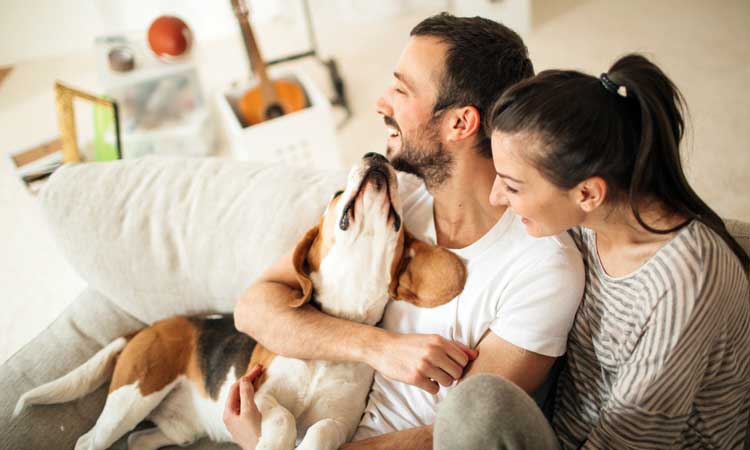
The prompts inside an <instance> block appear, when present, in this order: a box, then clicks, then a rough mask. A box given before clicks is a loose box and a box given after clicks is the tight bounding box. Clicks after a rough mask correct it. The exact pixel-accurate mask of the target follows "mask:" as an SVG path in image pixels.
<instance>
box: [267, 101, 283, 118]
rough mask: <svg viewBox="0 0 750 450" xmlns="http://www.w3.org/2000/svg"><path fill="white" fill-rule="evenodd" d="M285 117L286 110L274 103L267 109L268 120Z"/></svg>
mask: <svg viewBox="0 0 750 450" xmlns="http://www.w3.org/2000/svg"><path fill="white" fill-rule="evenodd" d="M283 115H284V110H283V109H281V105H279V104H276V103H274V104H273V105H269V106H268V108H266V119H275V118H277V117H281V116H283Z"/></svg>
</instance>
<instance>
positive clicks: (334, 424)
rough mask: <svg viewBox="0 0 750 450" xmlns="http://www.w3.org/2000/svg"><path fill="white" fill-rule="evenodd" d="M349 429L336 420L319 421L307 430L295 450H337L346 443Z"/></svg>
mask: <svg viewBox="0 0 750 450" xmlns="http://www.w3.org/2000/svg"><path fill="white" fill-rule="evenodd" d="M349 428H351V427H350V426H347V425H345V424H344V423H342V422H340V421H338V420H336V419H323V420H319V421H317V422H315V423H314V424H313V425H312V426H311V427H310V428H308V429H307V433H305V438H304V439H303V440H302V442H300V444H299V446H298V447H297V450H337V449H338V448H339V447H341V446H342V445H343V444H344V442H346V436H347V431H348V429H349Z"/></svg>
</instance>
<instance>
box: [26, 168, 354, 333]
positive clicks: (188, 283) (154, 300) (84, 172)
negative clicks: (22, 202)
mask: <svg viewBox="0 0 750 450" xmlns="http://www.w3.org/2000/svg"><path fill="white" fill-rule="evenodd" d="M345 181H346V173H345V172H343V171H336V172H321V171H319V170H318V171H313V170H307V169H292V168H289V167H286V166H283V165H268V164H251V163H239V162H236V161H231V160H225V159H214V158H212V159H189V158H164V157H148V158H143V159H137V160H125V161H115V162H110V163H90V164H78V165H67V166H64V167H62V168H61V169H59V170H57V171H56V172H55V174H54V175H53V176H52V178H51V179H50V180H49V182H48V183H47V184H46V186H45V188H44V190H43V191H42V193H41V195H40V197H41V202H42V203H43V209H44V211H45V213H46V216H47V219H48V222H49V225H50V227H51V230H52V232H53V234H54V235H55V236H56V238H57V242H58V243H59V245H60V247H61V248H62V251H63V253H64V254H65V256H66V257H67V259H68V260H69V261H70V263H71V264H72V265H73V267H74V268H75V269H76V270H77V271H78V272H79V274H80V275H81V277H82V278H83V279H84V280H86V281H88V282H89V284H90V286H91V287H92V288H93V289H95V290H97V291H99V292H101V293H102V294H104V295H105V296H106V297H108V298H110V299H111V300H112V301H113V302H114V303H115V304H116V305H118V306H120V307H121V308H123V309H124V310H126V311H127V312H129V313H130V314H132V315H133V316H134V317H136V318H138V319H139V320H141V321H143V322H146V323H152V322H154V321H156V320H159V319H162V318H164V317H168V316H171V315H175V314H193V313H203V312H209V311H221V312H230V311H232V309H233V307H234V303H235V301H236V299H237V298H238V296H239V295H240V294H241V293H242V292H243V291H244V289H246V288H247V287H248V286H249V285H250V283H251V282H252V281H253V280H254V279H255V278H256V277H257V276H258V275H259V274H260V273H261V272H262V271H263V270H264V269H265V268H266V267H267V266H268V265H269V264H271V263H273V262H274V261H275V260H276V259H277V258H279V257H280V256H281V255H282V254H283V253H284V252H286V251H287V250H288V249H290V248H292V247H293V245H294V244H295V243H296V241H297V239H298V238H300V237H301V236H302V235H303V233H304V232H305V231H306V230H307V229H308V228H309V227H311V226H312V225H314V224H316V223H317V222H318V220H319V218H320V215H321V214H322V212H323V209H324V207H325V205H326V203H327V201H328V200H329V199H330V197H331V195H332V194H333V193H334V192H335V191H336V190H338V189H339V188H343V187H344V186H345Z"/></svg>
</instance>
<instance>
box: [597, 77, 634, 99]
mask: <svg viewBox="0 0 750 450" xmlns="http://www.w3.org/2000/svg"><path fill="white" fill-rule="evenodd" d="M599 81H601V82H602V85H603V86H604V88H605V89H607V90H608V91H609V92H611V93H613V94H617V95H619V96H620V97H623V98H627V97H628V88H627V87H625V85H623V84H617V83H615V82H614V81H612V79H611V78H609V76H608V75H607V74H606V73H603V74H601V76H599Z"/></svg>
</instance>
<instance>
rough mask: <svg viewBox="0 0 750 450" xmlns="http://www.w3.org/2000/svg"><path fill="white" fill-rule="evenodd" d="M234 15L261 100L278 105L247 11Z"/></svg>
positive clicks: (236, 12) (237, 12)
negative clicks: (259, 89)
mask: <svg viewBox="0 0 750 450" xmlns="http://www.w3.org/2000/svg"><path fill="white" fill-rule="evenodd" d="M235 14H236V16H237V20H238V21H239V23H240V29H241V30H242V40H243V41H244V43H245V50H246V51H247V57H248V59H249V60H250V65H252V70H253V72H255V75H256V76H257V77H258V80H259V84H260V88H261V91H262V92H263V98H264V99H265V101H266V103H267V104H271V103H278V101H279V99H278V95H277V94H276V90H275V89H274V88H273V83H271V79H270V78H269V77H268V72H266V64H265V62H263V57H262V56H261V54H260V49H259V48H258V43H257V42H256V41H255V36H254V35H253V29H252V27H251V26H250V20H249V19H248V14H247V10H246V9H245V10H244V12H243V11H242V10H239V11H235Z"/></svg>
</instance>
